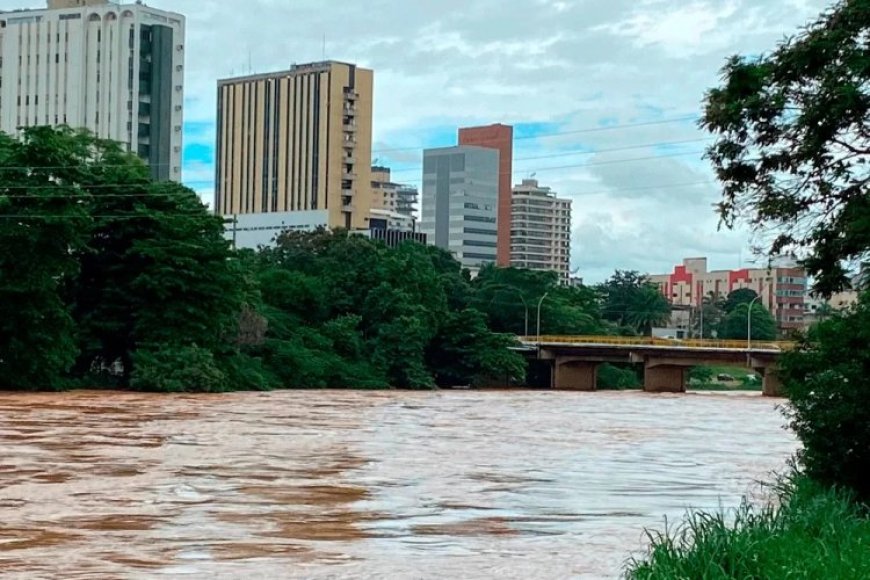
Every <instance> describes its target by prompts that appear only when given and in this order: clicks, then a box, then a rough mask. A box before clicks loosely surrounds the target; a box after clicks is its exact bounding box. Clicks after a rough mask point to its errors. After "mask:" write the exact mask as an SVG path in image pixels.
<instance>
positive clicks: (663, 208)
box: [0, 0, 829, 281]
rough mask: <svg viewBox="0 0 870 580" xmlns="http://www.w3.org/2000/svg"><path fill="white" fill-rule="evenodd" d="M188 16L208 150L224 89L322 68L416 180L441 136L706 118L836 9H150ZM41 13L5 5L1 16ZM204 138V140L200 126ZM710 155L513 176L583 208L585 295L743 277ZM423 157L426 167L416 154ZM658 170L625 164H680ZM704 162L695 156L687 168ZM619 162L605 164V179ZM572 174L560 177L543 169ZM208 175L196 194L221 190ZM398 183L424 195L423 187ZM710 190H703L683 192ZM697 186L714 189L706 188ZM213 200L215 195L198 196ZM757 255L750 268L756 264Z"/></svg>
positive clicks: (743, 1)
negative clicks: (370, 111) (615, 287)
mask: <svg viewBox="0 0 870 580" xmlns="http://www.w3.org/2000/svg"><path fill="white" fill-rule="evenodd" d="M149 4H150V5H152V6H154V7H157V8H162V9H167V10H174V11H177V12H180V13H182V14H185V15H186V16H187V24H188V38H187V41H186V46H187V58H188V60H187V63H186V75H187V78H186V95H187V101H186V110H185V119H186V120H187V121H188V122H189V123H191V124H196V129H197V130H196V132H195V133H188V136H189V138H190V139H189V141H190V142H191V143H193V142H195V143H197V144H199V145H206V144H208V143H209V142H210V140H212V139H213V129H209V128H208V125H209V124H211V123H213V121H214V117H215V82H216V80H217V79H218V78H221V77H227V76H231V75H232V74H241V73H246V72H248V71H249V70H254V71H267V70H277V69H282V68H286V67H287V66H288V65H290V64H291V63H293V62H306V61H312V60H319V59H321V58H322V56H323V54H324V43H323V40H324V33H326V51H325V52H326V56H327V57H328V58H334V59H338V60H347V61H352V62H357V63H359V64H360V65H363V66H368V67H371V68H373V69H374V70H375V143H376V146H375V149H376V150H383V149H393V148H407V147H411V148H412V150H404V151H397V152H393V153H383V154H381V153H375V155H376V156H378V157H381V162H393V163H397V164H399V163H401V164H404V165H405V166H406V167H407V166H408V164H411V166H413V165H415V164H419V157H420V151H419V149H421V148H422V147H424V146H426V145H429V144H430V143H429V140H430V139H432V136H433V135H436V134H439V135H441V136H442V137H443V135H444V132H445V128H452V127H456V126H461V125H467V124H474V123H492V122H505V123H552V124H554V126H557V127H558V130H559V131H563V132H567V131H575V130H581V129H588V128H595V127H599V126H601V124H602V123H609V124H619V125H623V124H629V123H631V124H633V123H638V122H643V121H650V120H653V121H654V120H657V119H671V118H676V117H680V118H682V117H687V116H693V115H694V116H697V115H698V114H699V111H700V102H701V100H702V99H703V96H704V92H705V91H706V90H707V89H708V88H709V87H711V86H714V85H715V84H716V83H717V82H718V76H719V69H720V67H721V66H722V64H723V63H724V60H725V58H726V57H728V56H729V55H731V54H734V53H743V54H759V53H762V52H765V51H769V50H771V49H772V48H773V47H774V46H775V44H776V43H777V42H778V41H779V40H780V39H781V38H782V37H783V36H784V35H787V34H791V33H793V32H795V31H797V30H798V28H799V27H800V26H801V25H803V24H805V23H806V22H807V21H808V20H810V19H813V18H815V16H816V15H817V14H818V13H819V12H821V11H822V10H823V9H824V8H825V7H826V6H827V5H828V4H829V2H828V0H440V1H438V2H435V1H434V0H417V1H413V2H409V1H407V0H360V1H357V2H347V1H345V0H293V1H292V2H287V1H286V0H150V1H149ZM42 5H43V2H42V0H0V9H12V8H16V7H28V6H29V7H40V6H42ZM200 123H201V124H203V125H200ZM704 137H706V135H704V133H702V132H701V131H700V130H699V129H697V127H696V126H695V125H694V123H691V122H683V123H664V124H658V125H645V126H635V127H631V128H624V129H619V130H612V131H602V132H585V133H573V134H569V135H562V136H560V137H557V138H546V139H527V140H521V141H518V142H517V147H516V149H517V152H516V156H517V158H523V157H543V156H547V155H549V154H556V153H559V154H562V153H564V152H565V151H566V150H585V151H597V150H602V149H619V148H625V147H629V146H635V145H638V144H656V143H668V142H674V141H686V140H692V139H702V138H704ZM703 146H704V143H703V142H698V143H692V144H683V145H673V146H664V147H662V146H658V147H648V148H641V149H624V150H622V151H618V152H612V153H606V154H601V155H598V156H596V155H588V154H586V155H577V156H560V157H554V158H550V159H546V158H545V159H538V160H533V161H518V162H517V163H516V167H517V172H516V175H515V176H514V178H515V179H516V180H519V179H520V178H521V177H523V176H524V175H527V174H528V173H530V172H532V171H535V170H537V173H538V178H539V179H540V180H541V182H542V183H543V184H545V185H550V186H552V187H553V188H554V189H556V190H557V191H559V192H561V193H562V194H564V195H569V196H571V197H573V199H574V200H575V201H574V223H575V233H576V235H575V241H574V265H575V267H579V268H580V271H581V274H583V275H584V276H585V277H586V278H587V279H588V280H593V281H594V280H597V279H600V278H601V277H603V276H605V275H606V274H607V273H608V272H609V271H612V270H613V269H615V268H622V269H625V268H636V269H639V270H643V271H656V270H666V269H668V268H669V267H670V266H671V265H672V264H673V263H677V262H679V261H680V259H681V258H682V257H684V256H687V255H703V254H708V255H709V256H710V258H711V265H714V266H717V267H731V266H735V265H736V262H737V258H736V256H737V255H738V254H739V253H740V251H741V248H746V247H747V246H748V243H747V241H748V238H749V236H748V235H746V234H743V233H728V232H723V233H719V232H717V228H716V226H717V218H716V216H715V215H714V214H713V212H712V208H711V207H710V204H712V203H714V202H715V201H716V199H717V196H718V189H717V187H716V185H715V184H714V183H713V175H712V172H711V171H710V170H709V167H708V165H707V163H706V162H705V161H703V160H702V159H701V156H700V155H699V154H698V152H699V151H701V149H702V148H703ZM414 147H416V148H418V149H417V150H414V149H413V148H414ZM675 153H687V155H681V156H668V157H662V158H661V159H657V160H646V161H631V162H623V161H620V160H625V159H637V158H642V157H651V156H660V155H673V154H675ZM688 153H692V154H688ZM603 162H608V164H602V163H603ZM552 167H562V169H547V168H552ZM211 175H212V168H211V164H209V163H201V162H198V161H192V162H190V163H187V164H186V167H185V178H186V179H191V180H192V181H197V182H199V181H207V180H209V179H211ZM402 178H403V179H405V178H407V180H408V181H417V182H419V179H420V176H419V174H418V173H415V172H413V171H412V172H411V173H403V174H402ZM696 182H702V183H700V184H696V185H685V184H692V183H696ZM703 182H707V183H706V184H703ZM195 189H197V190H198V191H200V192H201V193H202V194H203V195H208V194H209V192H210V191H211V187H210V186H209V185H208V184H207V183H197V184H196V185H195ZM745 253H747V252H746V251H744V254H745Z"/></svg>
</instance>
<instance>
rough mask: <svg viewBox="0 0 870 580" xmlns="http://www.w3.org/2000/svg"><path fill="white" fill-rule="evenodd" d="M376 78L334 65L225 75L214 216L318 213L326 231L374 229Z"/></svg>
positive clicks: (220, 93) (220, 102) (368, 72)
mask: <svg viewBox="0 0 870 580" xmlns="http://www.w3.org/2000/svg"><path fill="white" fill-rule="evenodd" d="M373 82H374V74H373V72H372V71H371V70H368V69H363V68H359V67H357V66H356V65H353V64H347V63H342V62H334V61H327V62H317V63H312V64H302V65H294V66H293V67H291V68H290V69H289V70H286V71H282V72H276V73H268V74H258V75H251V76H245V77H238V78H232V79H225V80H221V81H218V115H217V151H216V166H217V167H216V176H215V207H216V210H217V212H218V213H221V214H223V215H233V214H249V213H270V212H288V211H290V212H293V211H319V212H326V213H327V220H326V221H327V223H328V225H329V227H332V228H335V227H342V228H348V229H363V228H368V223H369V219H370V217H369V211H370V209H371V153H372V92H373Z"/></svg>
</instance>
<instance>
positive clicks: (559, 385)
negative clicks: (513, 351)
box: [520, 336, 794, 397]
mask: <svg viewBox="0 0 870 580" xmlns="http://www.w3.org/2000/svg"><path fill="white" fill-rule="evenodd" d="M520 342H521V344H522V350H523V351H525V352H526V353H528V354H534V355H536V358H537V360H540V361H547V362H549V364H550V369H551V372H550V382H551V384H550V386H551V387H552V388H554V389H561V390H576V391H594V390H595V388H596V383H597V379H598V366H599V365H601V364H602V363H635V364H643V366H644V381H643V389H644V391H647V392H650V393H683V392H685V391H686V384H687V375H688V370H689V369H690V368H691V367H694V366H699V365H722V364H728V365H739V366H746V367H748V368H751V369H753V370H754V371H755V372H757V373H758V374H759V375H761V377H762V392H763V393H764V395H765V396H768V397H779V396H782V384H781V382H780V380H779V375H778V374H777V369H776V363H777V360H778V359H779V357H780V356H781V355H782V353H783V352H784V351H787V350H789V349H791V348H793V347H794V343H791V342H764V341H762V342H757V341H752V342H751V343H749V342H748V341H745V340H742V341H734V340H673V339H665V338H650V337H624V336H540V337H533V336H527V337H521V338H520Z"/></svg>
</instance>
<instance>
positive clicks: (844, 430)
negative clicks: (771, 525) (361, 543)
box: [782, 293, 870, 504]
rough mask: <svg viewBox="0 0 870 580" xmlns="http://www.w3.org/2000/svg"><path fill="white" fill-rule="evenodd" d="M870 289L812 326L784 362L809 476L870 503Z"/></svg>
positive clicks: (802, 458)
mask: <svg viewBox="0 0 870 580" xmlns="http://www.w3.org/2000/svg"><path fill="white" fill-rule="evenodd" d="M868 345H870V294H867V293H865V294H864V295H863V296H862V298H861V302H860V303H859V305H858V306H857V308H855V309H854V310H853V311H851V312H850V313H849V314H847V315H844V316H837V317H834V318H832V319H830V320H827V321H824V322H821V323H819V324H817V325H816V326H814V327H813V328H811V329H810V331H809V336H808V337H807V338H806V339H805V340H804V341H803V342H802V344H801V346H800V348H799V349H797V350H795V351H794V352H792V353H789V354H787V355H786V356H785V357H784V359H783V361H782V377H783V381H784V383H785V387H786V390H787V392H788V395H789V399H790V407H789V417H790V419H791V427H792V429H793V430H794V432H795V433H797V435H798V437H799V438H800V440H801V443H802V444H803V447H802V450H801V451H800V453H799V458H800V462H801V464H802V466H803V467H804V469H805V470H806V472H807V475H809V476H810V477H812V478H813V479H815V480H817V481H819V482H821V483H824V484H827V485H836V486H841V487H845V488H848V489H851V490H852V491H854V492H856V493H857V494H858V496H859V497H860V498H861V499H863V500H864V501H865V502H866V503H868V504H870V479H868V478H867V466H868V465H870V403H868V401H870V348H868Z"/></svg>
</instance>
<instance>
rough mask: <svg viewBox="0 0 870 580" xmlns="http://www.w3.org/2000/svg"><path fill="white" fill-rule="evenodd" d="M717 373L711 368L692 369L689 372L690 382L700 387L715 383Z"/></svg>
mask: <svg viewBox="0 0 870 580" xmlns="http://www.w3.org/2000/svg"><path fill="white" fill-rule="evenodd" d="M714 375H715V373H714V372H713V369H711V368H710V367H704V366H700V367H692V368H691V369H690V370H689V381H691V382H693V383H698V384H700V385H708V384H710V383H712V382H713V376H714Z"/></svg>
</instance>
